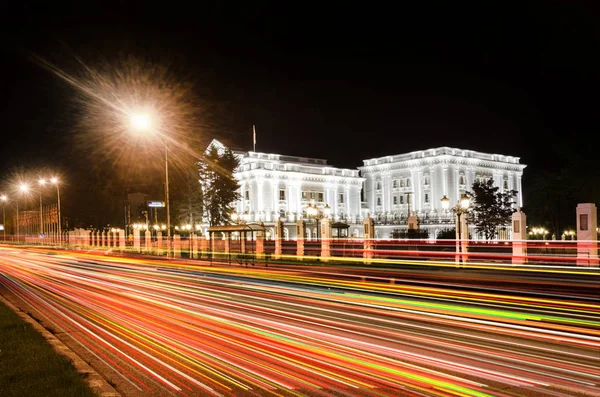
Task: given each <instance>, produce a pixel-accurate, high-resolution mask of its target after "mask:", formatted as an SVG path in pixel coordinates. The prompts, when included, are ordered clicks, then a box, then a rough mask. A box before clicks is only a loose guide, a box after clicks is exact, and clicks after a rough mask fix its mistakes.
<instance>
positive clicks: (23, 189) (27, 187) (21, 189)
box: [19, 183, 29, 193]
mask: <svg viewBox="0 0 600 397" xmlns="http://www.w3.org/2000/svg"><path fill="white" fill-rule="evenodd" d="M19 190H20V191H21V192H23V193H25V192H26V191H28V190H29V186H27V185H26V184H24V183H22V184H21V185H20V186H19Z"/></svg>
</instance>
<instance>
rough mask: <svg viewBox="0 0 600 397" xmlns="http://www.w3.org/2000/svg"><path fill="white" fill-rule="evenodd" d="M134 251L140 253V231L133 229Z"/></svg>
mask: <svg viewBox="0 0 600 397" xmlns="http://www.w3.org/2000/svg"><path fill="white" fill-rule="evenodd" d="M133 251H134V252H137V253H139V252H140V229H133Z"/></svg>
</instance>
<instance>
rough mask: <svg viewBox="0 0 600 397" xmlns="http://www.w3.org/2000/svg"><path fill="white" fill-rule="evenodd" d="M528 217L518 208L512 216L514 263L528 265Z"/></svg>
mask: <svg viewBox="0 0 600 397" xmlns="http://www.w3.org/2000/svg"><path fill="white" fill-rule="evenodd" d="M526 240H527V216H525V213H524V212H521V208H519V207H517V212H514V213H513V214H512V263H527V241H526Z"/></svg>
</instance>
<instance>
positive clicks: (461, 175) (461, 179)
mask: <svg viewBox="0 0 600 397" xmlns="http://www.w3.org/2000/svg"><path fill="white" fill-rule="evenodd" d="M458 184H459V185H464V184H465V176H464V175H463V174H460V176H459V177H458Z"/></svg>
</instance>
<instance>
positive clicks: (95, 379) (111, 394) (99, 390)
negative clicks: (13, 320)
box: [0, 295, 122, 397]
mask: <svg viewBox="0 0 600 397" xmlns="http://www.w3.org/2000/svg"><path fill="white" fill-rule="evenodd" d="M0 302H2V303H4V304H5V305H6V306H8V307H9V308H10V309H11V310H12V311H14V312H15V313H17V315H18V316H19V317H21V318H22V319H23V320H24V321H25V322H27V323H28V324H31V325H32V326H33V328H35V330H36V331H37V332H39V333H40V334H42V336H43V337H44V338H45V339H46V340H47V341H48V343H49V344H50V345H51V346H52V348H53V349H54V350H55V351H56V352H57V353H58V354H60V355H62V356H63V357H66V358H67V359H68V360H69V361H71V363H72V364H73V366H74V367H75V370H76V371H77V372H78V373H79V374H87V376H86V377H85V381H86V382H87V383H88V385H89V386H90V388H91V389H92V390H93V391H94V392H95V393H96V394H97V395H99V396H100V397H122V395H121V393H119V392H118V391H116V390H115V388H114V387H112V386H111V385H109V384H108V382H107V381H106V380H105V379H104V378H103V377H102V376H101V375H100V374H99V373H98V372H96V370H95V369H93V368H92V367H91V366H90V365H88V364H87V363H86V362H85V361H83V360H82V359H81V357H79V356H78V355H77V354H75V352H74V351H73V350H71V349H69V348H68V347H67V346H66V345H65V344H64V343H63V342H62V341H61V340H60V339H58V338H57V337H56V336H54V335H52V334H51V333H50V332H48V330H47V329H46V328H44V327H43V326H42V325H41V324H40V323H38V322H37V321H35V320H34V319H33V318H31V316H29V315H28V314H27V313H25V312H23V310H21V309H20V308H18V307H17V306H15V305H14V304H12V303H11V302H10V301H9V300H7V299H6V298H5V297H4V296H2V295H0Z"/></svg>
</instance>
